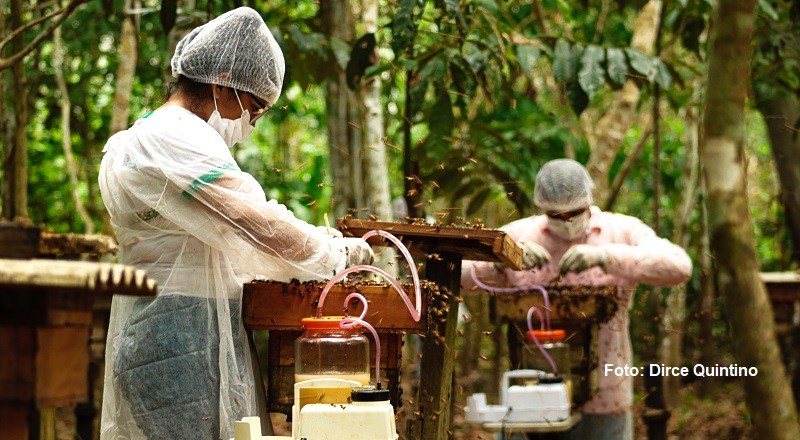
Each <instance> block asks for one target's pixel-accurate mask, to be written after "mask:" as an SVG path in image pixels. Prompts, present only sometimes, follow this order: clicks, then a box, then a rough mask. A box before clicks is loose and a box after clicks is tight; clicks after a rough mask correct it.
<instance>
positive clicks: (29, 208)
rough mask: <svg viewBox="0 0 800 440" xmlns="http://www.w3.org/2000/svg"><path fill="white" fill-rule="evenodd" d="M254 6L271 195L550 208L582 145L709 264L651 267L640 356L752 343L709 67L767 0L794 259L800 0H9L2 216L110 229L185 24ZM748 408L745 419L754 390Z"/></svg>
mask: <svg viewBox="0 0 800 440" xmlns="http://www.w3.org/2000/svg"><path fill="white" fill-rule="evenodd" d="M718 3H719V4H718ZM242 4H245V5H248V6H251V7H253V8H255V9H257V10H258V11H259V12H260V13H261V14H262V16H263V17H264V19H265V21H266V22H267V23H268V25H269V26H270V28H271V30H272V32H273V33H274V35H275V36H276V38H277V39H278V41H279V43H280V44H281V46H282V48H283V50H284V53H285V56H286V62H287V74H286V80H285V83H284V91H283V94H282V96H281V98H280V100H279V101H278V103H277V104H276V106H275V107H274V108H273V109H271V111H270V114H269V115H268V116H267V117H265V118H262V119H261V120H260V122H259V124H258V126H257V127H256V130H255V132H254V134H253V136H251V137H250V138H249V139H248V140H247V141H246V142H245V143H244V144H243V145H240V146H238V147H236V148H234V155H235V157H236V159H237V161H238V162H239V164H240V166H241V167H242V169H244V170H246V171H248V172H250V173H251V174H253V175H254V176H255V177H256V179H257V180H258V181H259V182H261V184H262V186H263V187H264V188H265V191H266V192H267V195H268V197H271V198H275V199H277V200H278V201H279V202H281V203H284V204H286V205H287V206H288V207H289V208H290V209H291V210H292V211H293V212H294V213H295V215H296V216H297V217H299V218H301V219H304V220H306V221H309V222H311V223H314V224H323V221H324V220H323V218H324V215H325V214H326V213H327V214H328V215H329V216H331V217H332V218H334V217H335V218H338V217H341V216H342V215H345V214H347V213H348V212H354V213H355V215H356V216H358V217H362V218H367V217H369V216H370V215H372V216H375V217H377V218H380V219H383V220H391V219H399V218H401V217H403V216H410V217H427V218H428V219H429V220H430V221H440V222H442V223H444V224H451V223H454V224H457V225H459V226H465V225H476V224H481V225H484V226H485V227H498V226H501V225H502V224H505V223H507V222H509V221H511V220H514V219H517V218H521V217H524V216H528V215H532V214H536V211H535V207H534V206H533V205H532V202H531V195H532V193H533V180H534V177H535V174H536V171H537V170H538V169H539V168H540V166H541V165H542V164H543V163H545V162H546V161H548V160H551V159H555V158H560V157H570V158H574V159H576V160H578V161H580V162H582V163H584V164H586V165H587V167H588V169H589V171H590V173H591V174H592V176H593V178H594V180H595V182H596V184H597V193H596V202H597V204H598V205H599V206H601V207H602V208H604V209H611V210H614V211H618V212H622V213H627V214H630V215H635V216H637V217H639V218H641V219H642V220H643V221H644V222H646V223H647V224H649V225H650V226H651V227H653V228H654V229H655V230H656V231H657V233H659V235H662V236H664V237H668V238H670V239H671V240H673V241H674V242H675V243H677V244H679V245H681V246H683V247H684V248H686V249H687V251H688V252H689V254H690V256H691V257H692V260H693V261H694V263H695V271H694V276H693V277H692V279H691V280H690V281H689V282H688V283H687V284H686V285H685V286H681V287H678V288H675V289H671V290H664V291H662V290H661V289H652V288H649V287H646V286H645V287H642V288H641V289H640V292H637V296H636V301H635V304H634V308H633V310H632V311H631V313H632V317H633V318H632V335H633V343H634V352H635V354H636V358H637V363H639V362H650V361H658V362H662V363H665V364H667V365H684V364H685V365H692V364H694V363H698V362H699V363H705V364H710V365H713V364H714V363H720V364H727V363H730V362H734V361H735V360H736V358H735V357H734V354H735V350H734V348H735V347H734V340H733V339H732V329H733V328H734V327H736V326H745V325H747V324H745V323H743V322H737V321H735V320H734V318H733V316H737V317H738V316H741V315H738V314H731V313H729V306H730V304H729V303H728V302H727V301H726V298H729V297H728V296H726V294H725V292H724V291H723V290H724V285H725V282H722V283H721V282H720V281H719V277H718V275H717V274H718V272H717V270H716V269H717V267H716V265H715V261H714V259H713V258H711V256H712V255H714V249H713V246H714V242H715V239H714V238H713V237H714V220H713V215H712V219H711V220H710V221H709V209H710V210H711V214H713V213H714V209H715V208H713V206H714V205H713V200H711V202H712V203H711V204H709V201H710V199H711V198H712V197H710V196H709V193H708V191H707V190H706V189H707V188H708V184H709V182H706V181H705V178H706V177H708V175H709V174H708V171H707V169H706V168H707V167H709V166H710V167H714V166H715V165H716V164H714V163H709V162H704V161H703V159H704V158H705V157H706V156H704V155H703V142H704V141H703V137H704V134H706V135H707V133H708V131H707V130H708V127H709V126H712V125H713V122H714V121H713V119H714V118H715V117H716V115H717V114H718V113H717V112H716V110H717V109H716V108H714V107H712V106H709V104H708V102H707V101H706V99H707V95H710V94H711V92H712V91H714V89H715V87H718V88H725V87H728V85H727V84H726V83H725V82H723V81H712V80H710V79H708V75H709V74H710V72H709V66H710V65H711V62H710V61H711V59H712V52H711V51H710V42H711V38H710V36H711V35H713V33H712V30H716V27H720V28H721V27H723V26H725V25H727V23H726V22H725V21H715V17H717V15H715V7H718V6H722V5H728V6H731V7H738V8H740V10H741V9H742V8H743V10H745V11H746V10H748V8H749V9H751V10H752V12H753V15H752V17H753V27H752V40H750V39H748V40H747V44H748V45H749V48H750V50H752V56H751V57H750V58H748V61H749V72H747V73H749V78H748V82H747V84H740V85H739V86H740V87H743V89H742V90H744V91H745V93H746V95H747V99H746V105H745V106H744V109H743V110H744V113H743V121H742V122H743V125H742V127H741V129H742V133H743V139H742V140H743V142H742V143H741V146H742V148H741V153H742V157H741V158H740V159H741V164H742V166H743V170H744V173H745V174H744V177H745V180H746V183H747V186H746V188H747V192H746V202H747V205H746V206H747V211H748V213H749V224H750V225H751V226H752V237H753V239H754V244H755V251H756V254H757V262H758V269H759V270H760V271H763V272H775V271H792V270H796V269H797V267H798V261H800V191H798V187H799V186H800V160H797V157H800V156H798V153H800V140H799V139H798V128H799V127H800V125H799V124H800V109H799V108H798V98H797V96H798V95H799V93H798V92H800V90H799V89H800V73H799V72H798V70H799V69H800V63H799V62H800V41H799V40H800V32H799V31H800V2H796V1H795V2H792V1H788V0H758V1H732V0H728V1H720V2H716V1H710V0H672V1H656V0H649V1H644V0H615V1H611V0H582V1H577V2H566V1H562V0H530V1H502V0H461V1H459V0H435V1H425V0H357V1H344V0H325V1H321V2H319V1H302V0H275V1H223V0H216V1H214V0H207V1H202V0H167V1H163V2H161V1H152V0H102V1H100V0H97V1H87V0H63V1H32V0H19V1H14V0H12V1H9V0H1V1H0V49H1V50H2V52H0V69H3V70H1V71H0V76H2V78H0V97H2V101H0V104H2V105H0V128H2V130H0V139H2V144H3V168H2V171H0V172H1V173H2V174H0V176H1V177H2V187H0V194H1V195H2V202H3V204H2V206H3V211H2V216H3V217H5V218H7V219H13V218H20V217H23V218H24V217H27V218H30V219H31V220H32V221H33V222H34V223H36V224H41V225H43V227H44V228H46V229H49V230H52V231H55V232H80V233H89V234H91V233H96V232H101V233H104V234H109V235H113V231H112V230H111V229H110V225H109V221H108V217H107V214H106V212H105V209H104V207H103V204H102V200H101V199H100V195H99V191H98V185H97V171H98V165H99V161H100V159H101V157H102V148H103V145H104V144H105V142H106V140H107V139H108V137H109V136H110V135H111V134H113V133H115V132H117V131H119V130H122V129H125V128H127V127H128V126H129V125H130V124H131V123H132V122H133V121H134V120H135V119H136V118H138V117H141V116H143V115H144V114H146V113H147V112H148V111H150V110H152V109H155V108H157V107H158V106H159V105H161V103H162V102H163V101H164V97H165V91H166V87H167V84H168V83H169V81H170V80H171V75H170V69H169V60H170V57H171V54H172V51H173V50H174V46H175V44H176V43H177V41H178V40H179V39H180V37H182V36H183V35H185V33H186V32H188V31H189V30H190V29H192V28H193V27H195V26H197V25H200V24H202V23H204V22H206V21H207V20H209V19H210V18H213V17H215V16H217V15H219V14H220V13H222V12H224V11H226V10H229V9H231V8H234V7H236V6H239V5H242ZM721 9H724V8H721ZM719 13H720V12H719V11H717V14H719ZM718 23H719V24H718ZM16 29H22V31H21V32H18V33H14V32H13V31H14V30H16ZM706 109H714V112H712V113H710V114H707V113H706V112H705V110H706ZM719 114H720V115H724V114H725V112H719ZM704 121H705V127H706V128H705V129H706V131H704ZM701 164H702V165H701ZM704 167H706V168H704ZM704 171H705V172H704ZM707 207H709V208H708V209H707ZM388 258H391V256H390V255H386V256H384V259H388ZM721 289H722V290H721ZM485 301H487V300H486V299H485V298H468V299H467V300H466V303H467V307H468V308H469V309H470V310H476V311H477V310H482V309H485V308H486V304H485ZM475 316H476V317H477V318H480V320H482V321H481V325H480V326H478V325H475V326H471V327H469V328H473V329H475V330H468V332H467V334H466V335H465V337H464V338H463V339H461V340H460V342H459V343H460V344H461V345H460V346H459V348H460V350H459V352H460V356H461V358H460V359H459V374H460V375H459V377H460V380H462V381H463V383H464V384H465V385H466V389H467V390H476V389H478V388H481V387H491V384H490V380H485V379H482V377H484V376H485V375H483V374H481V373H480V372H486V371H497V370H499V369H502V368H503V363H502V362H503V354H504V352H503V350H504V349H503V344H502V341H503V339H504V338H502V337H501V336H497V335H494V336H492V335H491V334H490V332H489V331H486V330H487V329H491V326H492V323H490V322H489V318H488V317H487V316H482V315H481V314H480V313H477V312H476V313H475ZM754 319H769V316H766V318H765V317H764V316H760V317H756V318H754ZM748 324H752V322H751V323H748ZM767 327H768V329H769V330H770V331H771V326H767ZM494 333H498V334H499V333H501V331H497V332H494ZM487 334H490V335H489V336H487ZM709 342H713V343H709ZM788 344H791V340H790V342H788ZM788 349H789V347H786V346H785V347H784V355H786V351H787V350H788ZM789 358H791V356H789ZM796 358H797V357H796V356H795V357H794V359H796ZM786 366H787V367H788V373H789V374H790V375H793V372H794V371H796V369H797V368H798V367H797V365H796V364H795V363H793V362H792V361H787V363H786ZM476 372H478V374H476ZM490 377H491V376H490ZM687 385H688V388H687ZM695 386H696V387H697V388H695ZM728 386H731V387H733V388H730V389H729V388H727V387H728ZM796 386H797V384H796V383H795V387H796ZM737 387H739V388H741V383H737V382H736V381H733V383H731V384H720V383H715V382H713V381H710V380H708V381H707V380H703V381H698V382H697V383H694V384H691V383H690V384H686V383H678V382H673V383H671V384H670V385H669V386H668V397H669V400H670V403H671V406H672V407H674V408H683V412H682V413H681V412H678V413H676V415H675V417H673V421H677V422H675V423H678V422H680V421H681V420H682V421H683V422H684V423H686V424H688V425H687V426H693V425H691V423H690V422H689V420H691V417H692V416H693V415H694V414H692V411H695V410H696V411H706V412H713V408H711V407H713V405H706V406H703V404H702V402H703V400H702V399H700V400H697V399H698V398H697V396H705V397H704V399H706V400H705V402H713V401H714V400H713V399H718V398H719V394H715V393H719V392H720V391H719V390H720V389H722V390H727V391H723V394H724V393H725V392H728V391H729V392H730V393H731V394H733V395H740V391H737V389H738V388H737ZM687 390H688V391H687ZM715 390H716V391H715ZM795 392H796V391H795ZM737 393H739V394H737ZM790 394H791V393H790ZM777 404H778V403H776V405H777ZM734 406H735V407H736V410H735V413H734V414H735V416H736V417H737V418H738V419H741V420H739V422H737V423H736V427H735V428H736V429H742V430H744V431H745V432H748V431H747V430H748V429H751V428H750V427H749V425H750V417H752V415H751V414H750V413H751V412H752V411H753V410H754V407H753V405H752V404H751V405H750V408H749V409H748V408H744V406H743V405H737V404H735V403H734ZM770 409H771V407H770V406H769V405H767V406H765V411H767V410H770ZM681 414H683V415H681ZM721 416H723V415H721ZM681 417H683V418H681ZM738 419H737V420H738ZM794 420H795V424H796V416H795V418H794ZM727 423H728V424H731V423H733V422H731V420H727ZM673 429H674V430H676V431H675V432H679V430H680V429H681V427H680V426H674V427H673ZM684 429H687V428H685V427H684ZM720 429H722V428H720ZM729 431H730V429H729V430H728V431H725V432H729ZM732 435H733V434H732ZM711 436H713V435H711ZM716 438H721V437H719V436H717V437H716ZM732 438H739V437H738V436H736V435H735V436H734V437H732ZM759 438H767V437H759Z"/></svg>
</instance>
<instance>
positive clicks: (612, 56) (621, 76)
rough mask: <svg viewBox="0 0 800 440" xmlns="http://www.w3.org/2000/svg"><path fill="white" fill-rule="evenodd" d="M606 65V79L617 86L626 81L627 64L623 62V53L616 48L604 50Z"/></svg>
mask: <svg viewBox="0 0 800 440" xmlns="http://www.w3.org/2000/svg"><path fill="white" fill-rule="evenodd" d="M606 64H607V66H608V77H609V78H611V81H613V82H614V83H616V84H618V85H620V86H621V85H623V84H625V82H626V81H628V63H626V62H625V52H623V51H622V49H619V48H616V47H609V48H608V49H606Z"/></svg>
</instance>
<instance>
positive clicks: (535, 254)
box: [520, 241, 550, 270]
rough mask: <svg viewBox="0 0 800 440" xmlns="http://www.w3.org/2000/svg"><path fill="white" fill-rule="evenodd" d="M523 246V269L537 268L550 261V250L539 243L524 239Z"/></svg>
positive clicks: (521, 244)
mask: <svg viewBox="0 0 800 440" xmlns="http://www.w3.org/2000/svg"><path fill="white" fill-rule="evenodd" d="M520 246H521V247H522V269H524V270H527V269H536V268H539V267H542V266H544V265H545V264H547V263H548V262H550V252H547V249H545V248H543V247H542V246H541V245H539V244H537V243H533V242H530V241H524V242H522V243H520Z"/></svg>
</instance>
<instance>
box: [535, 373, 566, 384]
mask: <svg viewBox="0 0 800 440" xmlns="http://www.w3.org/2000/svg"><path fill="white" fill-rule="evenodd" d="M561 382H564V379H563V378H562V377H561V376H559V375H558V374H545V375H544V376H541V377H540V378H539V383H561Z"/></svg>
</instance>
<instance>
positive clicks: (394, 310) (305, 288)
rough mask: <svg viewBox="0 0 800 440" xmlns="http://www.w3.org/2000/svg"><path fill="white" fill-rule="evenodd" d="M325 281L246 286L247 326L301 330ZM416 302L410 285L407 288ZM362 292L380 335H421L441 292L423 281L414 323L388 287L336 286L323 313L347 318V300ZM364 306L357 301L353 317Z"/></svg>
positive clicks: (354, 305) (328, 297) (327, 299)
mask: <svg viewBox="0 0 800 440" xmlns="http://www.w3.org/2000/svg"><path fill="white" fill-rule="evenodd" d="M324 287H325V283H323V282H304V283H297V282H295V283H278V282H273V281H254V282H251V283H246V284H245V285H244V299H243V301H244V311H243V319H244V324H245V327H246V328H248V329H251V330H299V329H300V328H301V327H300V320H301V319H303V318H306V317H309V316H315V315H316V313H317V304H318V301H319V297H320V295H321V293H322V289H323V288H324ZM404 287H405V289H406V292H407V293H408V295H409V298H410V299H411V301H412V304H413V302H414V291H413V287H412V286H411V285H404ZM352 292H360V293H362V294H364V296H365V297H366V298H367V301H368V304H369V309H368V312H367V316H366V317H365V320H366V321H367V322H369V323H370V324H372V326H373V327H375V329H376V330H377V331H379V332H402V331H406V332H422V331H424V329H425V327H426V325H427V303H428V298H429V297H430V296H431V295H432V294H433V293H434V292H438V288H437V286H436V285H435V284H433V283H430V282H426V281H422V293H423V295H422V318H421V319H420V321H419V322H415V321H414V320H413V319H412V318H411V314H410V313H409V311H408V308H407V307H406V305H405V303H404V302H403V300H402V298H401V297H400V295H399V294H398V293H397V291H395V290H394V288H392V287H390V286H388V285H385V284H372V283H358V284H355V283H349V284H346V285H345V284H337V285H335V286H333V288H331V290H330V291H329V292H328V295H327V296H326V298H325V304H324V309H323V314H325V315H344V310H343V308H342V305H343V303H344V299H345V297H346V296H347V295H348V294H350V293H352ZM361 311H362V307H361V304H360V303H358V302H354V303H353V304H352V305H351V306H350V308H349V314H350V315H351V316H358V315H359V314H360V313H361Z"/></svg>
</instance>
